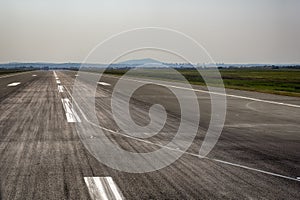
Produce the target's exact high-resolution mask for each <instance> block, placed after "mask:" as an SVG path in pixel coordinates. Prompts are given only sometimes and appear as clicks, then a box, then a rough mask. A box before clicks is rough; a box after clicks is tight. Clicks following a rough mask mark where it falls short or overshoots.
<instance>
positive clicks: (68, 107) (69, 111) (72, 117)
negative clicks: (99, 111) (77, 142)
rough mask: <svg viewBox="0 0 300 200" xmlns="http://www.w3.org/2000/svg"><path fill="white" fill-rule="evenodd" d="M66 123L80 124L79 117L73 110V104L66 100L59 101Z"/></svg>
mask: <svg viewBox="0 0 300 200" xmlns="http://www.w3.org/2000/svg"><path fill="white" fill-rule="evenodd" d="M61 102H62V104H63V107H64V110H65V113H66V117H67V121H68V122H71V123H72V122H81V120H80V118H79V116H78V115H77V113H76V112H75V110H74V109H73V104H72V103H71V101H70V100H69V99H68V98H64V99H61Z"/></svg>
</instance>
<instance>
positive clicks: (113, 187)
mask: <svg viewBox="0 0 300 200" xmlns="http://www.w3.org/2000/svg"><path fill="white" fill-rule="evenodd" d="M106 179H107V182H108V184H109V186H110V189H111V191H112V192H113V194H114V195H115V198H116V199H117V200H122V199H123V198H122V196H121V194H120V193H119V190H118V188H117V185H116V183H115V182H114V180H113V179H112V177H106Z"/></svg>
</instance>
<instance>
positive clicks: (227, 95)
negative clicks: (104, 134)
mask: <svg viewBox="0 0 300 200" xmlns="http://www.w3.org/2000/svg"><path fill="white" fill-rule="evenodd" d="M121 79H124V78H121ZM124 80H131V81H136V82H140V83H147V84H156V85H161V86H165V87H173V88H177V89H184V90H192V91H195V92H202V93H208V94H215V95H222V96H226V97H233V98H238V99H246V100H250V101H257V102H263V103H269V104H275V105H282V106H289V107H294V108H300V105H295V104H289V103H282V102H277V101H269V100H263V99H256V98H252V97H244V96H239V95H233V94H223V93H218V92H209V91H206V90H199V89H193V88H186V87H181V86H174V85H168V84H163V83H156V82H152V81H142V80H135V79H131V78H126V79H124Z"/></svg>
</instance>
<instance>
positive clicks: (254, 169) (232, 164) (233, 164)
mask: <svg viewBox="0 0 300 200" xmlns="http://www.w3.org/2000/svg"><path fill="white" fill-rule="evenodd" d="M66 90H67V92H68V94H69V95H70V96H71V97H72V98H73V96H72V94H71V92H70V91H69V90H68V88H66ZM73 99H74V98H73ZM74 104H75V105H76V107H77V108H78V109H79V111H80V113H81V114H82V116H83V118H84V119H85V120H86V121H87V122H88V123H90V124H91V125H93V126H95V127H98V128H100V129H102V130H105V131H108V132H110V133H114V134H118V135H121V136H124V137H126V138H130V139H133V140H136V141H140V142H143V143H146V144H150V145H154V146H157V147H161V148H167V149H170V150H173V151H180V152H183V153H184V154H187V155H191V156H194V157H198V158H203V159H207V160H211V161H215V162H219V163H222V164H227V165H230V166H235V167H239V168H242V169H246V170H250V171H255V172H259V173H263V174H267V175H271V176H275V177H279V178H284V179H288V180H293V181H299V182H300V179H297V178H295V177H290V176H285V175H282V174H277V173H273V172H269V171H265V170H260V169H256V168H251V167H248V166H245V165H240V164H236V163H232V162H227V161H223V160H218V159H213V158H208V157H203V156H200V155H199V154H195V153H190V152H187V151H183V150H180V149H175V148H171V147H166V146H164V145H161V144H158V143H154V142H151V141H148V140H144V139H141V138H137V137H133V136H130V135H127V134H123V133H121V132H118V131H114V130H112V129H108V128H105V127H103V126H100V125H98V124H95V123H93V122H91V121H89V120H88V118H87V117H86V116H85V114H84V112H83V111H82V110H81V108H80V106H79V105H78V104H77V102H76V101H75V100H74Z"/></svg>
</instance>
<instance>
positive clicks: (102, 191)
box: [84, 177, 124, 200]
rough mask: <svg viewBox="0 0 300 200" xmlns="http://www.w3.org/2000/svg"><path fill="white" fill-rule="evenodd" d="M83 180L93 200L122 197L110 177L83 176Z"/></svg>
mask: <svg viewBox="0 0 300 200" xmlns="http://www.w3.org/2000/svg"><path fill="white" fill-rule="evenodd" d="M84 181H85V184H86V185H87V187H88V190H89V193H90V196H91V198H92V199H93V200H98V199H99V200H102V199H103V200H110V199H115V200H122V199H124V197H123V195H122V193H121V191H120V189H119V188H118V187H117V185H116V184H115V182H114V181H113V179H112V178H111V177H84Z"/></svg>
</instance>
